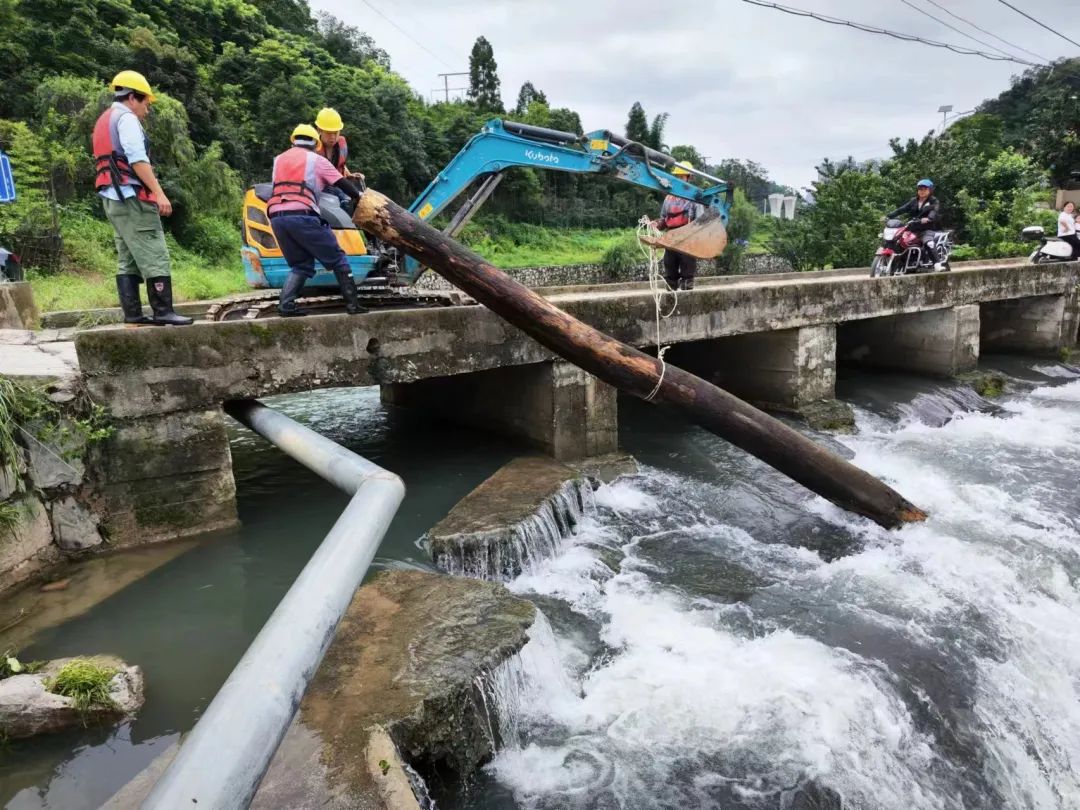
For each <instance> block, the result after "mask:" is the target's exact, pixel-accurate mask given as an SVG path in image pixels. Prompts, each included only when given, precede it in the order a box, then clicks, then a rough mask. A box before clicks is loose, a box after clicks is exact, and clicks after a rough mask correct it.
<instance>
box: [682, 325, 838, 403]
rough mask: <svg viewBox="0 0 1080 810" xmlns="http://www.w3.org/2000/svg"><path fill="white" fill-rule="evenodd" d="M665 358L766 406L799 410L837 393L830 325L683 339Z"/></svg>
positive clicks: (833, 346) (831, 397)
mask: <svg viewBox="0 0 1080 810" xmlns="http://www.w3.org/2000/svg"><path fill="white" fill-rule="evenodd" d="M667 358H668V360H670V361H671V362H672V363H673V364H674V365H676V366H679V367H681V368H684V369H686V370H687V371H690V372H692V373H694V374H697V375H698V376H700V377H704V378H705V379H707V380H709V381H710V382H713V383H715V384H717V385H719V386H720V387H721V388H724V389H726V390H728V391H730V392H731V393H732V394H734V395H735V396H738V397H741V398H743V399H746V400H749V401H750V402H753V403H754V404H755V405H758V406H760V407H763V408H768V409H770V410H778V411H787V412H792V413H801V412H802V411H803V410H804V409H806V408H807V407H808V406H810V405H811V404H813V403H820V402H823V401H831V400H833V399H834V398H835V396H836V327H835V325H833V324H822V325H817V326H803V327H800V328H798V329H782V330H779V331H776V332H755V333H752V334H748V335H735V336H733V337H725V338H717V339H716V340H701V341H696V342H694V343H682V344H679V345H677V346H673V347H672V348H671V349H670V350H669V351H668V353H667Z"/></svg>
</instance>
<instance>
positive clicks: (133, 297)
mask: <svg viewBox="0 0 1080 810" xmlns="http://www.w3.org/2000/svg"><path fill="white" fill-rule="evenodd" d="M141 283H142V279H141V278H140V277H139V276H133V275H131V274H130V273H120V274H118V275H117V276H116V292H117V294H118V295H119V296H120V309H122V310H123V311H124V323H126V324H131V325H133V326H140V325H142V324H150V323H153V321H152V320H150V319H149V318H147V317H146V316H145V315H144V314H143V308H142V298H141V297H140V295H139V285H140V284H141Z"/></svg>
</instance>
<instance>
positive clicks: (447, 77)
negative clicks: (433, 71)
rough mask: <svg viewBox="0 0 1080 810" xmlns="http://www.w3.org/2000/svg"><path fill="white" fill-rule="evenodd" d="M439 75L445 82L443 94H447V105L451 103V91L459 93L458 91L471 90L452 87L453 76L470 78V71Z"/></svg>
mask: <svg viewBox="0 0 1080 810" xmlns="http://www.w3.org/2000/svg"><path fill="white" fill-rule="evenodd" d="M437 75H438V76H439V77H440V78H441V79H442V80H443V87H442V90H443V93H445V101H446V103H447V104H449V103H450V91H451V90H453V91H455V92H457V91H458V90H468V89H469V88H467V87H451V86H450V77H451V76H468V75H469V72H468V71H465V72H464V73H439V74H437ZM432 92H435V91H432Z"/></svg>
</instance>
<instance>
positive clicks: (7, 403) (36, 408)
mask: <svg viewBox="0 0 1080 810" xmlns="http://www.w3.org/2000/svg"><path fill="white" fill-rule="evenodd" d="M28 425H32V426H33V433H28V431H27V427H25V426H28ZM18 433H22V434H23V436H24V438H30V440H31V441H38V442H41V443H42V444H45V445H47V446H48V447H49V448H50V449H52V450H53V451H54V452H56V453H57V454H58V455H59V456H60V457H61V458H63V459H64V460H65V461H70V460H71V459H72V458H76V457H78V456H79V455H80V454H81V453H82V452H83V449H84V448H85V446H86V445H88V444H93V443H95V442H100V441H104V440H105V439H107V438H109V436H111V435H112V433H113V426H112V425H111V424H110V423H109V419H108V416H107V415H106V413H105V409H104V408H102V407H101V406H100V405H95V404H93V403H92V402H91V401H90V399H89V397H87V396H86V394H85V392H82V395H81V396H80V397H79V399H77V400H76V402H75V403H74V404H73V406H72V407H71V408H70V409H68V410H67V411H61V409H60V408H59V407H58V406H57V405H56V403H54V402H52V401H51V400H50V399H49V397H48V394H47V392H46V391H45V389H44V388H42V387H39V386H32V385H26V384H24V383H21V382H17V381H16V380H14V379H12V378H10V377H5V376H3V375H0V464H9V463H12V462H14V461H15V460H16V459H17V458H18V453H19V448H18V445H17V444H16V441H15V438H16V434H18Z"/></svg>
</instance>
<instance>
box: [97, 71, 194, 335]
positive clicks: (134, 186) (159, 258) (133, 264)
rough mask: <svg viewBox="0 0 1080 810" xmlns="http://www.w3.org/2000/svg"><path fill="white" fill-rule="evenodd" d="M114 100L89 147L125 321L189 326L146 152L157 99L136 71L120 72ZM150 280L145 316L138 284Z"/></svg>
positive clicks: (163, 205)
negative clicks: (181, 311)
mask: <svg viewBox="0 0 1080 810" xmlns="http://www.w3.org/2000/svg"><path fill="white" fill-rule="evenodd" d="M109 87H110V88H111V89H112V91H113V102H112V104H111V105H110V106H109V107H108V109H106V110H105V111H104V112H102V113H101V115H100V116H98V119H97V123H96V124H95V125H94V133H93V136H92V142H91V146H92V149H93V153H94V168H95V170H96V174H95V177H94V187H95V188H96V189H97V192H98V195H99V196H100V197H101V198H102V204H103V205H104V207H105V216H106V217H107V218H108V220H109V222H110V223H111V224H112V226H113V231H114V236H115V241H116V252H117V254H118V258H119V269H118V270H117V275H116V291H117V294H118V296H119V298H120V308H121V309H122V310H123V311H124V323H126V324H134V325H142V324H155V325H157V326H188V325H189V324H190V323H191V322H192V319H191V318H185V317H184V316H183V315H177V314H176V312H174V311H173V294H172V277H171V263H170V260H169V248H168V246H167V245H166V244H165V230H164V228H163V227H162V225H161V218H162V217H163V216H166V217H167V216H169V214H171V213H172V203H171V202H170V201H169V198H168V197H166V196H165V192H164V191H162V190H161V184H160V183H158V179H157V176H156V175H155V174H154V168H153V166H152V165H151V164H150V157H149V154H148V151H149V143H148V142H147V139H146V133H145V132H144V131H143V127H142V122H143V121H144V120H146V116H147V115H148V114H149V112H150V105H151V104H153V103H154V94H153V92H152V91H151V90H150V84H149V83H148V82H147V81H146V79H145V78H144V77H143V76H142V74H141V73H136V72H135V71H134V70H122V71H120V72H119V73H117V74H116V76H115V78H113V80H112V83H111V84H110V85H109ZM143 281H145V282H146V295H147V298H148V299H149V300H150V309H151V310H152V312H153V317H152V318H148V317H146V315H144V314H143V308H142V300H141V298H140V296H139V284H141V283H142V282H143Z"/></svg>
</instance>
